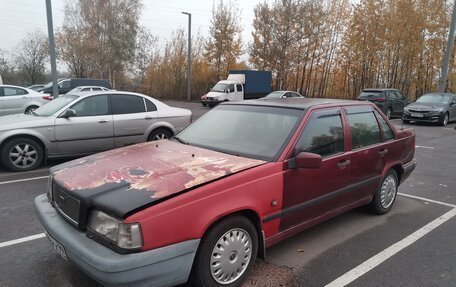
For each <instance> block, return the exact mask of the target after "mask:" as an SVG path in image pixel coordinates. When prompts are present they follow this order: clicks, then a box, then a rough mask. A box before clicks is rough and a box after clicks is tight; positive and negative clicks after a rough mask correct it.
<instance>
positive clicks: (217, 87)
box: [211, 84, 228, 93]
mask: <svg viewBox="0 0 456 287" xmlns="http://www.w3.org/2000/svg"><path fill="white" fill-rule="evenodd" d="M227 88H228V84H217V85H215V86H214V87H213V88H212V89H211V92H218V93H224V92H225V90H226V89H227Z"/></svg>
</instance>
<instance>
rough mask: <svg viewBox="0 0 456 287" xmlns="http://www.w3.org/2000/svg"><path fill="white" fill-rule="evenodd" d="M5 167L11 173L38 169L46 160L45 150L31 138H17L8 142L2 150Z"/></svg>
mask: <svg viewBox="0 0 456 287" xmlns="http://www.w3.org/2000/svg"><path fill="white" fill-rule="evenodd" d="M1 153H2V154H1V158H2V161H3V164H4V166H5V167H6V168H7V169H8V170H10V171H28V170H33V169H36V168H37V167H39V166H40V165H41V163H42V162H43V159H44V152H43V148H42V147H41V145H40V144H39V143H37V142H36V141H35V140H33V139H30V138H23V137H21V138H15V139H12V140H10V141H8V142H6V143H5V144H4V145H3V147H2V149H1Z"/></svg>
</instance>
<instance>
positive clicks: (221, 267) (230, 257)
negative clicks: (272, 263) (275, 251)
mask: <svg viewBox="0 0 456 287" xmlns="http://www.w3.org/2000/svg"><path fill="white" fill-rule="evenodd" d="M251 258H252V240H251V238H250V235H249V234H248V233H247V232H246V231H245V230H243V229H240V228H234V229H231V230H230V231H228V232H227V233H225V234H224V235H223V236H222V237H220V239H219V240H218V241H217V243H216V244H215V247H214V249H213V250H212V255H211V262H210V268H211V274H212V278H214V280H215V281H216V282H217V283H219V284H222V285H227V284H230V283H233V282H234V281H236V280H237V279H239V277H241V276H242V274H244V272H245V270H246V269H247V266H249V262H250V259H251Z"/></svg>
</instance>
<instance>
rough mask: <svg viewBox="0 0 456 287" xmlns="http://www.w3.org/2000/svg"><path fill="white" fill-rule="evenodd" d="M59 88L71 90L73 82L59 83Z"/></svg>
mask: <svg viewBox="0 0 456 287" xmlns="http://www.w3.org/2000/svg"><path fill="white" fill-rule="evenodd" d="M58 86H59V88H61V89H69V88H71V80H64V81H61V82H60V83H58Z"/></svg>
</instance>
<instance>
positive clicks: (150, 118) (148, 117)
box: [145, 116, 154, 120]
mask: <svg viewBox="0 0 456 287" xmlns="http://www.w3.org/2000/svg"><path fill="white" fill-rule="evenodd" d="M145 119H146V120H153V119H154V118H153V117H150V116H147V117H145Z"/></svg>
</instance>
